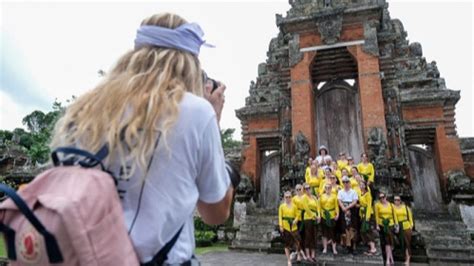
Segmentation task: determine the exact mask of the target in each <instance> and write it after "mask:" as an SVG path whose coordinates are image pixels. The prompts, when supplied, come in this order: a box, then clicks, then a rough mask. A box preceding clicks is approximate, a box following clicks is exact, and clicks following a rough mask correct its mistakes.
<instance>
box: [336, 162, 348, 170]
mask: <svg viewBox="0 0 474 266" xmlns="http://www.w3.org/2000/svg"><path fill="white" fill-rule="evenodd" d="M348 164H349V162H348V161H347V160H344V161H342V160H337V168H339V170H342V169H344V168H346V167H347V165H348Z"/></svg>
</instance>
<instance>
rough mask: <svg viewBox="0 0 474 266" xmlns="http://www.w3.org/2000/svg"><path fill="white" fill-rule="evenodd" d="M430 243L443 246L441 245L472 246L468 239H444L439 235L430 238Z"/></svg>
mask: <svg viewBox="0 0 474 266" xmlns="http://www.w3.org/2000/svg"><path fill="white" fill-rule="evenodd" d="M430 245H432V246H443V247H446V246H448V247H450V246H465V247H469V246H470V247H472V246H473V243H472V241H471V240H470V239H446V238H445V237H443V236H440V237H439V238H434V239H430Z"/></svg>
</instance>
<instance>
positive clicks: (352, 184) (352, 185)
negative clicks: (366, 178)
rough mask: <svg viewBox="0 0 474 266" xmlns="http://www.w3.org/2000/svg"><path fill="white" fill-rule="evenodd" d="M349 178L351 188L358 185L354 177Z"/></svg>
mask: <svg viewBox="0 0 474 266" xmlns="http://www.w3.org/2000/svg"><path fill="white" fill-rule="evenodd" d="M349 180H350V182H351V188H352V189H356V188H358V187H359V183H358V182H357V180H356V179H355V178H354V177H351V178H349Z"/></svg>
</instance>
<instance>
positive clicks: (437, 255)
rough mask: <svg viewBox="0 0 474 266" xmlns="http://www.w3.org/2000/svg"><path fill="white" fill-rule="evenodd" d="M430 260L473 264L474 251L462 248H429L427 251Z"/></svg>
mask: <svg viewBox="0 0 474 266" xmlns="http://www.w3.org/2000/svg"><path fill="white" fill-rule="evenodd" d="M426 254H427V255H428V258H429V259H430V261H431V260H441V261H451V262H473V263H474V257H473V254H474V252H473V250H469V249H460V248H443V249H433V248H428V249H427V251H426Z"/></svg>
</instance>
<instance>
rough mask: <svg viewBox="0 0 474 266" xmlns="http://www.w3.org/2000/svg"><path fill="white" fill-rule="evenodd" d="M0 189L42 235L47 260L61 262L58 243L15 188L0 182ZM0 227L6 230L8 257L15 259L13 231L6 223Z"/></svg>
mask: <svg viewBox="0 0 474 266" xmlns="http://www.w3.org/2000/svg"><path fill="white" fill-rule="evenodd" d="M0 191H1V192H3V193H5V194H6V195H8V196H9V197H10V199H12V201H13V202H14V203H15V205H16V206H17V207H18V210H19V211H20V212H21V213H22V214H23V215H24V216H25V217H26V219H28V221H29V222H30V223H31V225H33V227H34V228H35V229H36V231H38V233H40V234H41V235H42V236H43V238H44V242H45V245H46V252H47V253H48V258H49V262H50V263H61V262H63V261H64V260H63V256H62V254H61V250H60V249H59V245H58V242H57V241H56V238H55V237H54V235H52V234H51V233H50V232H49V231H48V230H46V228H45V227H44V225H43V224H42V223H41V222H40V221H39V220H38V218H37V217H36V215H35V214H34V213H33V212H32V211H31V210H30V208H29V207H28V205H26V203H25V202H24V201H23V199H22V198H21V197H20V196H19V195H18V194H17V193H16V192H15V190H13V189H12V188H10V187H9V186H6V185H3V184H0ZM1 229H3V230H2V231H4V232H6V236H7V238H10V239H9V240H7V247H8V249H9V250H8V255H9V258H10V259H12V260H14V259H16V254H15V255H14V256H13V253H15V242H14V240H13V242H12V237H13V238H14V236H15V234H14V233H15V232H14V231H13V230H12V229H11V228H9V227H8V226H6V225H3V226H1ZM12 232H13V233H12ZM10 256H11V257H10Z"/></svg>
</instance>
